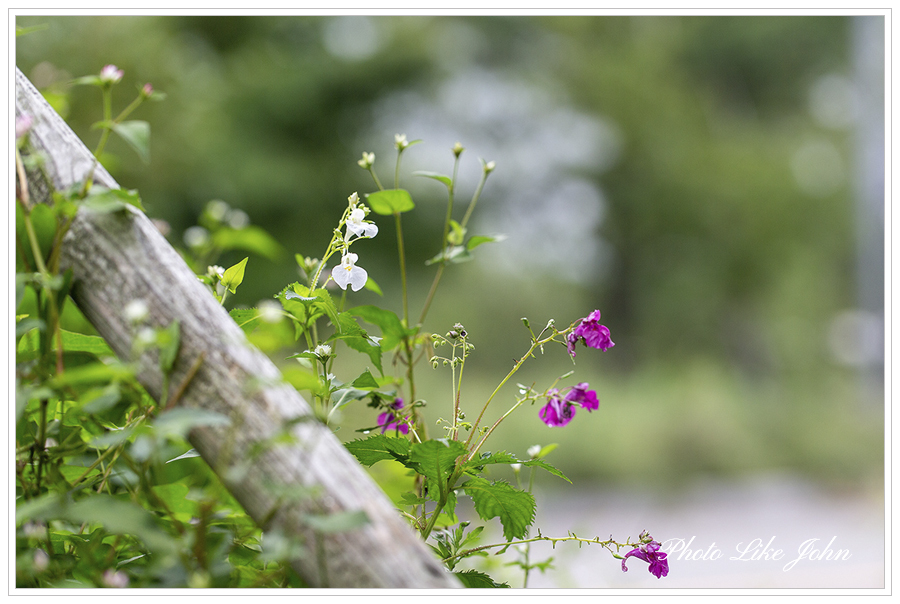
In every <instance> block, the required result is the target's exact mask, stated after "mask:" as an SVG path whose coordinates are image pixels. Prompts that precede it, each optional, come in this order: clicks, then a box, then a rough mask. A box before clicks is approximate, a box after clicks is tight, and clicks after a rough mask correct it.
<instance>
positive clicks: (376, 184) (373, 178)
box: [369, 166, 384, 191]
mask: <svg viewBox="0 0 900 604" xmlns="http://www.w3.org/2000/svg"><path fill="white" fill-rule="evenodd" d="M369 174H371V175H372V180H374V181H375V186H376V187H378V190H379V191H384V187H383V186H381V181H380V180H378V175H377V174H375V169H374V168H373V167H372V166H369Z"/></svg>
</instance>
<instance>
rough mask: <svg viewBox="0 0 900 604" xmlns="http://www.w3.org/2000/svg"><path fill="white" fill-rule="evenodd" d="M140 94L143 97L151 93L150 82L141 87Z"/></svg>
mask: <svg viewBox="0 0 900 604" xmlns="http://www.w3.org/2000/svg"><path fill="white" fill-rule="evenodd" d="M141 94H142V95H143V96H145V97H150V96H151V95H152V94H153V86H152V85H151V84H150V82H147V83H146V84H144V87H143V88H141Z"/></svg>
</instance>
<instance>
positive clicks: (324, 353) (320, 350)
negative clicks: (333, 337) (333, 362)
mask: <svg viewBox="0 0 900 604" xmlns="http://www.w3.org/2000/svg"><path fill="white" fill-rule="evenodd" d="M313 354H314V355H316V356H317V357H319V358H320V359H324V358H327V357H330V356H331V346H329V345H328V344H319V345H318V346H316V349H315V350H313Z"/></svg>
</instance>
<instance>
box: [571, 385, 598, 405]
mask: <svg viewBox="0 0 900 604" xmlns="http://www.w3.org/2000/svg"><path fill="white" fill-rule="evenodd" d="M588 387H589V385H588V383H587V382H581V383H580V384H578V385H577V386H572V389H571V390H569V393H568V394H566V398H565V400H566V401H568V402H570V403H574V404H578V405H581V406H582V407H583V408H585V409H587V410H588V411H593V410H594V409H597V408H599V407H600V401H599V400H597V393H596V392H595V391H593V390H588Z"/></svg>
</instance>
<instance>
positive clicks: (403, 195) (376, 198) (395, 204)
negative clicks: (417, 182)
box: [366, 189, 416, 216]
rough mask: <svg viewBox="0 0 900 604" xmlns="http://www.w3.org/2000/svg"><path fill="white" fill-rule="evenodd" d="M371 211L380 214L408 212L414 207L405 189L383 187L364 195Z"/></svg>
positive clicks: (388, 214)
mask: <svg viewBox="0 0 900 604" xmlns="http://www.w3.org/2000/svg"><path fill="white" fill-rule="evenodd" d="M366 201H368V203H369V206H370V207H371V208H372V211H373V212H375V213H376V214H381V215H382V216H391V215H393V214H397V213H402V212H408V211H410V210H412V209H413V208H415V207H416V204H415V203H413V200H412V196H410V194H409V191H406V190H405V189H385V190H384V191H375V192H374V193H369V194H368V195H366Z"/></svg>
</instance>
